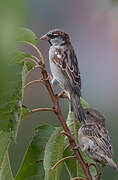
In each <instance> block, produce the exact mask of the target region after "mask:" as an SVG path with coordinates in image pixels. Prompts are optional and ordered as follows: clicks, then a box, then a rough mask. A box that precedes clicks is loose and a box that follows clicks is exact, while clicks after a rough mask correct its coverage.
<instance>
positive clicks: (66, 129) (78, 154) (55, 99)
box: [42, 69, 92, 180]
mask: <svg viewBox="0 0 118 180" xmlns="http://www.w3.org/2000/svg"><path fill="white" fill-rule="evenodd" d="M42 75H43V78H44V80H45V81H44V84H45V86H46V88H47V90H48V92H49V95H50V97H51V99H52V102H53V105H54V107H55V109H56V112H57V117H58V119H59V121H60V123H61V125H62V127H63V129H64V131H65V132H66V133H67V134H69V136H68V140H69V142H70V144H71V146H72V148H73V151H74V154H75V157H76V158H77V160H78V161H79V163H80V165H81V167H82V169H83V171H84V173H85V175H86V177H87V178H88V180H92V176H91V174H90V171H89V168H88V166H87V165H86V164H85V162H84V160H83V158H82V156H81V154H80V152H79V151H78V150H77V149H74V148H75V146H76V142H75V140H74V139H73V137H72V135H71V132H70V130H69V128H68V126H67V124H66V122H65V121H64V118H63V115H62V113H61V109H60V106H59V101H58V97H57V96H55V94H54V92H53V89H52V87H51V85H50V82H49V80H48V74H47V72H46V70H45V69H43V70H42Z"/></svg>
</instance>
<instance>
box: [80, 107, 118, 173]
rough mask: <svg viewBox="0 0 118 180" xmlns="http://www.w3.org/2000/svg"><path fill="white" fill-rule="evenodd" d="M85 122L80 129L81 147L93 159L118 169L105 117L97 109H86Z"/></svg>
mask: <svg viewBox="0 0 118 180" xmlns="http://www.w3.org/2000/svg"><path fill="white" fill-rule="evenodd" d="M84 112H85V116H86V119H85V124H83V125H82V126H81V128H80V129H79V131H78V140H79V147H80V148H81V150H82V151H83V152H85V153H86V154H87V155H88V156H89V157H90V158H91V159H93V160H94V161H96V162H99V163H101V164H102V166H105V165H107V164H109V165H110V166H113V167H115V168H116V169H117V170H118V167H117V165H116V163H115V162H114V161H113V159H112V158H113V152H112V145H111V143H110V137H109V134H108V131H107V130H106V128H105V119H104V117H103V116H102V115H101V114H100V113H99V112H98V111H97V110H95V109H92V108H87V109H85V111H84Z"/></svg>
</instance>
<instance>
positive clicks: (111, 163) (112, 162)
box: [105, 157, 118, 171]
mask: <svg viewBox="0 0 118 180" xmlns="http://www.w3.org/2000/svg"><path fill="white" fill-rule="evenodd" d="M105 159H106V160H107V162H108V164H109V165H110V166H112V167H115V168H116V170H117V171H118V166H117V164H116V163H115V162H114V161H113V159H111V158H108V157H106V158H105Z"/></svg>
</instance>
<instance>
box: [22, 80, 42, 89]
mask: <svg viewBox="0 0 118 180" xmlns="http://www.w3.org/2000/svg"><path fill="white" fill-rule="evenodd" d="M35 83H43V80H42V79H39V80H33V81H30V82H29V83H27V84H26V85H25V86H24V88H26V87H28V86H30V85H32V84H35Z"/></svg>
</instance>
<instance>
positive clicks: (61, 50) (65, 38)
mask: <svg viewBox="0 0 118 180" xmlns="http://www.w3.org/2000/svg"><path fill="white" fill-rule="evenodd" d="M41 39H46V40H48V42H49V43H50V50H49V62H50V68H51V72H52V75H53V80H52V83H55V82H58V83H59V85H60V86H61V87H62V88H63V89H64V90H65V91H66V92H67V94H68V96H69V98H70V99H71V105H72V106H71V107H72V108H71V110H72V111H74V113H75V117H76V119H77V120H79V121H80V122H81V121H84V119H85V115H84V111H83V108H82V105H81V104H80V96H81V77H80V71H79V66H78V61H77V57H76V54H75V52H74V49H73V47H72V45H71V42H70V38H69V35H68V34H67V33H65V32H64V31H63V30H60V29H54V30H52V31H49V32H48V33H47V34H46V35H44V36H43V37H41Z"/></svg>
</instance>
